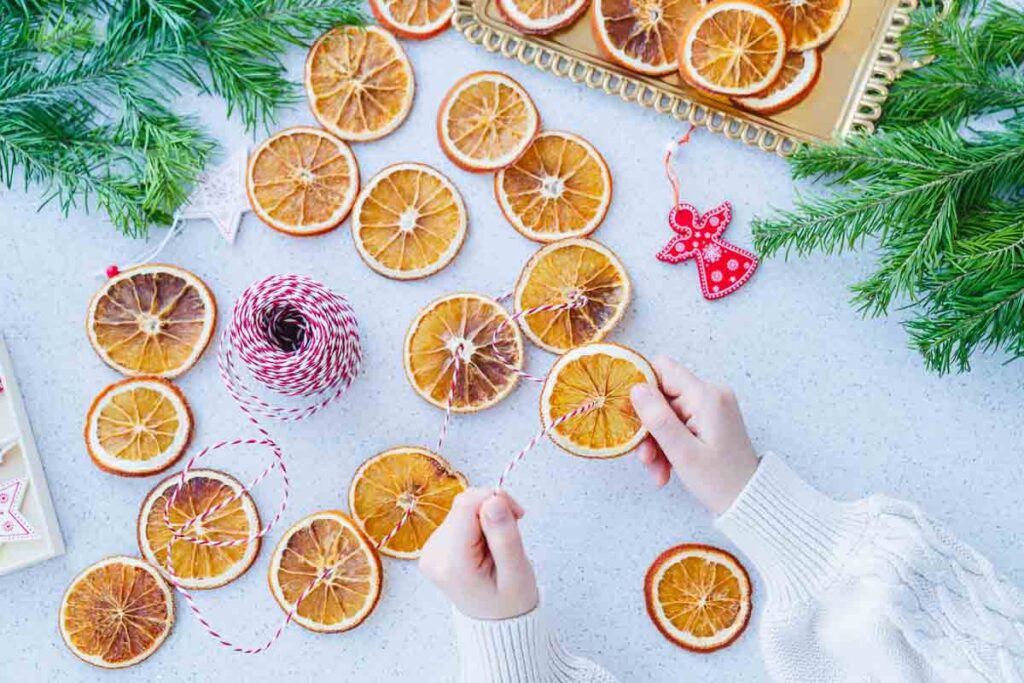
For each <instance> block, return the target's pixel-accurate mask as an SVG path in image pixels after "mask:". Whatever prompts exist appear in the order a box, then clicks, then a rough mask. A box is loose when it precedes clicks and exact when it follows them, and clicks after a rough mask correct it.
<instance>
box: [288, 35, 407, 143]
mask: <svg viewBox="0 0 1024 683" xmlns="http://www.w3.org/2000/svg"><path fill="white" fill-rule="evenodd" d="M414 90H415V80H414V79H413V75H412V65H411V64H410V63H409V58H408V57H407V56H406V54H405V50H403V49H402V46H401V45H400V44H399V43H398V41H397V40H396V39H395V37H394V36H393V35H391V34H390V33H388V32H387V31H385V30H384V29H382V28H378V27H377V26H367V27H365V28H360V27H356V26H339V27H337V28H333V29H331V30H330V31H328V32H327V33H325V34H324V35H322V36H320V38H319V39H318V40H317V41H316V42H315V43H313V47H311V48H309V55H308V56H307V58H306V97H307V99H308V100H309V107H310V109H311V110H312V111H313V116H314V117H316V120H317V121H319V122H320V125H321V126H323V127H324V128H326V129H327V130H329V131H330V132H332V133H334V134H335V135H337V136H338V137H339V138H341V139H342V140H351V141H353V142H366V141H368V140H376V139H378V138H382V137H384V136H385V135H387V134H388V133H391V132H392V131H394V130H395V129H396V128H398V126H400V125H401V124H402V122H403V121H405V118H406V117H407V116H408V115H409V110H411V109H412V99H413V91H414Z"/></svg>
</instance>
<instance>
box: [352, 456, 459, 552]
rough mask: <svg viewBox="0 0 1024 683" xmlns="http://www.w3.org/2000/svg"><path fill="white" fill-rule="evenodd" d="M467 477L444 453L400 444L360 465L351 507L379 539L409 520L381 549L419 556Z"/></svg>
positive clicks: (361, 524)
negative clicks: (404, 518) (406, 516)
mask: <svg viewBox="0 0 1024 683" xmlns="http://www.w3.org/2000/svg"><path fill="white" fill-rule="evenodd" d="M466 486H467V484H466V478H465V477H464V476H462V474H461V473H459V472H456V471H455V470H454V469H452V467H451V465H449V464H448V462H447V461H446V460H445V459H444V458H442V457H441V456H440V455H437V454H436V453H433V452H431V451H428V450H427V449H425V448H419V447H416V446H401V447H398V448H392V449H390V450H387V451H384V452H383V453H380V454H379V455H376V456H374V457H372V458H370V459H369V460H367V461H366V462H364V463H363V464H362V465H360V466H359V469H358V470H356V473H355V476H354V477H353V478H352V485H351V486H350V487H349V492H348V506H349V510H351V511H352V517H353V519H355V521H356V523H357V524H358V525H359V527H360V528H361V529H362V530H363V531H364V532H365V533H366V535H367V536H369V537H370V539H371V540H372V541H373V542H374V544H375V545H376V544H379V543H380V542H381V540H383V539H384V538H385V537H386V536H387V535H388V534H389V533H391V531H392V530H393V529H394V528H395V527H396V526H397V525H398V524H399V523H400V522H401V520H402V518H403V517H404V516H405V515H406V513H407V511H410V510H411V512H408V519H407V520H406V521H405V523H404V524H402V526H401V528H399V529H398V531H397V532H396V533H395V534H394V536H392V538H391V539H390V540H389V541H388V542H387V544H386V545H383V546H380V552H381V553H382V554H384V555H387V556H389V557H394V558H398V559H404V560H409V559H416V558H417V557H419V556H420V551H422V550H423V546H424V544H426V542H427V539H429V538H430V536H431V535H432V534H433V533H434V531H435V530H436V529H437V527H439V526H440V525H441V523H442V522H444V520H445V518H446V517H447V516H448V511H449V510H451V507H452V503H453V502H454V500H455V497H456V496H457V495H459V494H460V493H462V492H463V491H465V490H466Z"/></svg>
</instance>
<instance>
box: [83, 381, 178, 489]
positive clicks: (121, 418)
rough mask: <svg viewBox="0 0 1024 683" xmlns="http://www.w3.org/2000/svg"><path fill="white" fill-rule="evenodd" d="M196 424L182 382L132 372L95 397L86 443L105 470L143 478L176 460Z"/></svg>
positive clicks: (86, 423)
mask: <svg viewBox="0 0 1024 683" xmlns="http://www.w3.org/2000/svg"><path fill="white" fill-rule="evenodd" d="M192 427H193V421H192V409H191V408H190V407H189V405H188V401H186V400H185V395H184V394H182V393H181V390H180V389H178V387H176V386H174V385H173V384H171V383H170V382H168V381H167V380H165V379H161V378H159V377H130V378H128V379H123V380H121V381H120V382H116V383H114V384H111V385H110V386H109V387H107V388H106V389H104V390H103V391H102V392H100V395H99V396H97V397H96V398H95V399H93V402H92V405H91V406H90V407H89V413H88V415H87V416H86V418H85V446H86V450H88V452H89V457H91V458H92V461H93V462H94V463H96V466H97V467H99V468H100V469H101V470H104V471H106V472H110V473H112V474H120V475H122V476H126V477H144V476H146V475H149V474H156V473H157V472H162V471H163V470H165V469H167V468H168V467H170V466H171V465H173V464H174V463H175V462H177V460H178V458H180V457H181V456H182V454H183V453H184V452H185V449H187V448H188V444H189V442H190V441H191V440H192Z"/></svg>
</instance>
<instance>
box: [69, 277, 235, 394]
mask: <svg viewBox="0 0 1024 683" xmlns="http://www.w3.org/2000/svg"><path fill="white" fill-rule="evenodd" d="M216 320H217V303H216V301H215V300H214V298H213V294H212V293H211V292H210V290H209V288H208V287H207V286H206V284H205V283H204V282H203V281H202V280H200V279H199V278H198V277H196V276H195V275H193V274H192V273H190V272H188V271H187V270H185V269H183V268H177V267H175V266H168V265H163V264H152V263H151V264H147V265H144V266H137V267H135V268H130V269H128V270H125V271H124V272H122V273H120V274H118V275H115V276H114V277H112V278H110V279H109V280H108V281H107V282H106V284H104V285H103V287H102V288H101V289H100V290H99V291H98V292H96V295H95V296H93V298H92V302H91V303H90V304H89V312H88V315H87V317H86V323H85V326H86V331H87V332H88V334H89V342H90V343H91V344H92V347H93V348H94V349H95V350H96V353H98V354H99V356H100V358H102V359H103V362H105V363H106V364H107V365H109V366H110V367H112V368H114V369H115V370H117V371H118V372H120V373H122V374H125V375H129V376H133V377H136V376H139V375H156V376H157V377H166V378H170V377H177V376H178V375H181V374H182V373H184V372H185V371H186V370H188V369H189V368H191V367H192V366H193V365H195V363H196V361H198V360H199V357H200V356H202V355H203V352H204V351H205V350H206V346H207V345H208V344H209V343H210V338H211V337H212V336H213V328H214V325H215V324H216Z"/></svg>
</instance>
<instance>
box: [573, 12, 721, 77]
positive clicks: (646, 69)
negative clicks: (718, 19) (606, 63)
mask: <svg viewBox="0 0 1024 683" xmlns="http://www.w3.org/2000/svg"><path fill="white" fill-rule="evenodd" d="M701 5H702V3H701V1H700V0H594V10H593V12H592V13H591V15H590V29H591V33H593V35H594V41H595V42H596V43H597V46H598V48H599V49H600V50H601V51H602V52H603V53H604V54H605V55H606V56H607V57H608V59H610V60H611V61H613V62H615V63H616V64H618V65H619V66H621V67H624V68H626V69H630V70H631V71H636V72H637V73H641V74H647V75H650V76H666V75H668V74H670V73H672V72H673V71H675V70H676V61H677V60H676V56H677V52H678V49H679V37H680V36H681V35H682V34H683V29H684V27H685V26H686V22H687V21H689V20H690V17H692V16H693V15H694V14H696V13H697V12H698V11H699V10H700V8H701Z"/></svg>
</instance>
